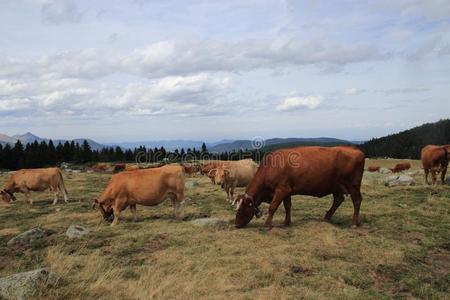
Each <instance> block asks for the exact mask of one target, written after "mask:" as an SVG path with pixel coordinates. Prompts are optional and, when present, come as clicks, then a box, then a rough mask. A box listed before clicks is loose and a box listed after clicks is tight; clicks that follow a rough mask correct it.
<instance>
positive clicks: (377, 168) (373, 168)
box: [367, 166, 380, 172]
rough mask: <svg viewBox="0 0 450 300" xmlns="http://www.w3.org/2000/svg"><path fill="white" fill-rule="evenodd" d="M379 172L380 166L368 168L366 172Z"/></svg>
mask: <svg viewBox="0 0 450 300" xmlns="http://www.w3.org/2000/svg"><path fill="white" fill-rule="evenodd" d="M379 170H380V166H369V167H368V168H367V171H369V172H378V171H379Z"/></svg>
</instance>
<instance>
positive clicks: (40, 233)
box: [7, 227, 47, 246]
mask: <svg viewBox="0 0 450 300" xmlns="http://www.w3.org/2000/svg"><path fill="white" fill-rule="evenodd" d="M46 235H47V232H46V231H45V230H44V229H42V228H39V227H36V228H33V229H30V230H27V231H25V232H23V233H21V234H19V235H18V236H15V237H13V238H12V239H10V240H9V241H8V243H7V245H8V246H26V245H29V244H31V243H32V242H33V241H35V240H39V239H42V238H44V237H45V236H46Z"/></svg>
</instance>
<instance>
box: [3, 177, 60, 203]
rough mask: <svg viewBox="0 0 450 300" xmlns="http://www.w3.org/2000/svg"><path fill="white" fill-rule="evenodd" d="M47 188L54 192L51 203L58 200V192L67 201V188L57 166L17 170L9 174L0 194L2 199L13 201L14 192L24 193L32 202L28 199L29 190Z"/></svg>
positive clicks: (14, 198) (43, 189)
mask: <svg viewBox="0 0 450 300" xmlns="http://www.w3.org/2000/svg"><path fill="white" fill-rule="evenodd" d="M48 189H50V190H51V191H52V192H53V193H54V196H55V198H54V200H53V204H56V203H57V202H58V194H62V195H63V197H64V201H65V202H66V203H67V190H66V187H65V185H64V179H63V176H62V173H61V170H60V169H58V168H47V169H22V170H18V171H16V172H14V173H13V174H12V175H11V177H10V178H9V180H8V182H6V184H5V186H4V188H3V190H1V191H0V194H1V196H2V199H3V201H5V202H13V201H15V200H16V197H15V196H14V193H24V194H25V197H26V200H27V201H28V202H29V203H30V204H33V201H32V200H31V199H30V191H45V190H48Z"/></svg>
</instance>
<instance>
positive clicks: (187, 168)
mask: <svg viewBox="0 0 450 300" xmlns="http://www.w3.org/2000/svg"><path fill="white" fill-rule="evenodd" d="M182 166H183V168H184V172H185V173H186V175H188V176H189V175H192V176H193V177H195V174H196V173H198V172H199V171H200V167H199V166H198V165H195V164H182Z"/></svg>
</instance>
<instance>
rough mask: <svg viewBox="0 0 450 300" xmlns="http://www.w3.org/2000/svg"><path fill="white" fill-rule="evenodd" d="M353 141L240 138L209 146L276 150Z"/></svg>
mask: <svg viewBox="0 0 450 300" xmlns="http://www.w3.org/2000/svg"><path fill="white" fill-rule="evenodd" d="M349 144H352V142H349V141H346V140H340V139H335V138H329V137H319V138H272V139H267V140H258V141H256V140H238V141H233V142H228V143H223V144H218V145H216V146H213V147H210V148H208V149H209V151H210V152H215V153H220V152H230V151H233V150H239V149H242V150H245V149H248V150H252V149H255V148H264V149H265V150H275V149H281V148H290V147H295V146H335V145H349Z"/></svg>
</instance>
